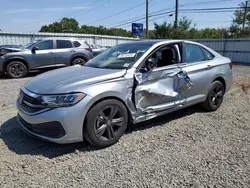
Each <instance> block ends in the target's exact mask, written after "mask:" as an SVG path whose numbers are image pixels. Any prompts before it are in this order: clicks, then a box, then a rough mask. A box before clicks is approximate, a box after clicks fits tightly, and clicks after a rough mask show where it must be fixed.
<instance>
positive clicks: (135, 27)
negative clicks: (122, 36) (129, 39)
mask: <svg viewBox="0 0 250 188" xmlns="http://www.w3.org/2000/svg"><path fill="white" fill-rule="evenodd" d="M132 34H133V35H143V24H141V23H132Z"/></svg>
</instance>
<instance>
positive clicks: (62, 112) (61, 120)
mask: <svg viewBox="0 0 250 188" xmlns="http://www.w3.org/2000/svg"><path fill="white" fill-rule="evenodd" d="M90 100H91V97H90V96H86V97H85V98H84V99H83V100H82V101H80V102H79V103H77V104H76V105H74V106H72V107H65V108H55V109H51V110H49V111H45V112H42V113H40V114H36V115H30V114H27V113H25V112H24V110H23V109H22V106H21V105H20V102H19V100H17V101H16V107H17V110H18V120H19V123H20V125H21V127H22V129H23V130H24V131H25V132H27V133H29V134H31V135H33V136H34V137H38V138H40V139H43V140H47V141H50V142H54V143H58V144H66V143H75V142H81V141H83V124H84V119H85V116H86V114H87V111H88V106H89V101H90ZM44 125H46V126H47V127H46V128H45V129H46V130H44V128H43V127H42V126H44ZM55 125H56V126H55ZM59 125H60V126H61V129H60V126H59ZM48 126H51V127H49V128H48ZM37 127H42V128H41V129H40V130H37V129H36V128H37ZM39 131H40V132H39ZM46 131H47V132H46ZM48 131H50V133H48ZM52 131H55V132H54V133H53V132H52Z"/></svg>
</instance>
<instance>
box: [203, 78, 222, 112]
mask: <svg viewBox="0 0 250 188" xmlns="http://www.w3.org/2000/svg"><path fill="white" fill-rule="evenodd" d="M224 93H225V88H224V86H223V84H222V83H221V82H220V81H215V82H213V83H212V86H211V88H210V90H209V92H208V95H207V99H206V101H205V102H204V103H203V104H202V106H203V107H204V108H205V109H206V110H208V111H216V110H217V109H218V108H219V107H220V106H221V103H222V101H223V97H224Z"/></svg>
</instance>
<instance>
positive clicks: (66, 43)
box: [56, 40, 72, 49]
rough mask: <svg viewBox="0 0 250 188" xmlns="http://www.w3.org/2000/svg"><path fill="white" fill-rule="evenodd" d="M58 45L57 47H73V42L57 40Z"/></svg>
mask: <svg viewBox="0 0 250 188" xmlns="http://www.w3.org/2000/svg"><path fill="white" fill-rule="evenodd" d="M56 46H57V49H63V48H72V43H71V41H69V40H57V41H56Z"/></svg>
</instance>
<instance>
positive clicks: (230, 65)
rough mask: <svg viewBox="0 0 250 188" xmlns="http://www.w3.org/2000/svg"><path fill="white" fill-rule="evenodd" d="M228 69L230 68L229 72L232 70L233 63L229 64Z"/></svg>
mask: <svg viewBox="0 0 250 188" xmlns="http://www.w3.org/2000/svg"><path fill="white" fill-rule="evenodd" d="M229 67H230V69H231V70H232V69H233V63H232V62H230V63H229Z"/></svg>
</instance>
